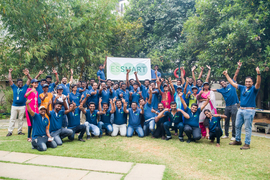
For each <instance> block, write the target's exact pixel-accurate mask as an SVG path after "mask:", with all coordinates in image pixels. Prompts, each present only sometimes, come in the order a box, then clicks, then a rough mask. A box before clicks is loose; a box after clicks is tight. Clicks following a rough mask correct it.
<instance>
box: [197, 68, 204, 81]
mask: <svg viewBox="0 0 270 180" xmlns="http://www.w3.org/2000/svg"><path fill="white" fill-rule="evenodd" d="M200 68H201V72H200V74H199V77H198V79H201V78H202V74H203V70H204V67H200Z"/></svg>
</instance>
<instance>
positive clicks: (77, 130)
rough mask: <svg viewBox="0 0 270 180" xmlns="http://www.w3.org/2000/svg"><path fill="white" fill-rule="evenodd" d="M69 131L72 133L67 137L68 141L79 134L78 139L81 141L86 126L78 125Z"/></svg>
mask: <svg viewBox="0 0 270 180" xmlns="http://www.w3.org/2000/svg"><path fill="white" fill-rule="evenodd" d="M71 129H72V131H73V133H72V135H71V136H68V139H69V140H74V136H75V133H80V135H79V137H78V139H82V138H83V135H84V133H85V131H86V126H85V125H84V124H83V125H78V126H76V127H74V128H71Z"/></svg>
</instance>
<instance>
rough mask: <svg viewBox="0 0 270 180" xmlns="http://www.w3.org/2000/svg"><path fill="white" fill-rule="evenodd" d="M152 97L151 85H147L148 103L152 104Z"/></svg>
mask: <svg viewBox="0 0 270 180" xmlns="http://www.w3.org/2000/svg"><path fill="white" fill-rule="evenodd" d="M152 97H153V91H152V86H149V99H148V104H152Z"/></svg>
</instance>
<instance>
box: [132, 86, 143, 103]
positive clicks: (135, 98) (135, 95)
mask: <svg viewBox="0 0 270 180" xmlns="http://www.w3.org/2000/svg"><path fill="white" fill-rule="evenodd" d="M130 92H132V93H133V94H132V101H131V102H136V103H137V105H138V106H139V100H140V97H141V96H140V94H139V90H138V89H137V91H134V90H132V91H130Z"/></svg>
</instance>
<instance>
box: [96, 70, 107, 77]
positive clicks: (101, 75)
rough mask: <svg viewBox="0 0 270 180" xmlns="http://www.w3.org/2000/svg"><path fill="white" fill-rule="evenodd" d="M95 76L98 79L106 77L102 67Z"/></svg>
mask: <svg viewBox="0 0 270 180" xmlns="http://www.w3.org/2000/svg"><path fill="white" fill-rule="evenodd" d="M97 77H100V79H102V80H105V79H106V78H105V74H104V69H102V70H98V72H97Z"/></svg>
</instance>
